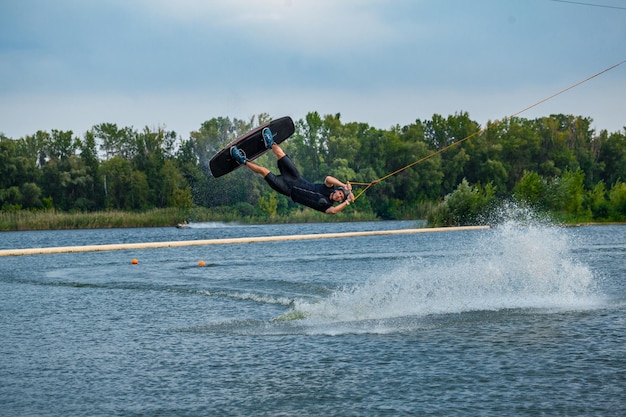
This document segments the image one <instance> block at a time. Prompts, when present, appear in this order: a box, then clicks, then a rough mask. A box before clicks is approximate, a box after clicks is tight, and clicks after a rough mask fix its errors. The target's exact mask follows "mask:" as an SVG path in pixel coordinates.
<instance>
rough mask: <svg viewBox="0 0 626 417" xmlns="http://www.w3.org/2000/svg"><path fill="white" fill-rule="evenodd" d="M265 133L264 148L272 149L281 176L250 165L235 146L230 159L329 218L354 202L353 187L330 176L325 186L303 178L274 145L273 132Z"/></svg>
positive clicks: (293, 198) (279, 190)
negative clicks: (327, 215)
mask: <svg viewBox="0 0 626 417" xmlns="http://www.w3.org/2000/svg"><path fill="white" fill-rule="evenodd" d="M262 133H263V142H264V143H265V147H266V148H267V149H271V150H272V152H274V155H276V158H277V159H278V161H277V165H278V169H279V170H280V175H274V174H273V173H272V172H270V170H269V169H267V168H265V167H262V166H260V165H257V164H255V163H253V162H250V161H248V159H247V158H246V155H245V154H244V153H243V152H242V151H241V149H239V148H237V147H236V146H233V147H232V148H230V155H231V156H232V157H233V159H234V160H235V161H237V163H238V164H239V165H245V166H247V167H248V168H250V170H251V171H252V172H255V173H257V174H259V175H261V176H263V178H264V179H265V181H266V182H267V183H268V184H269V185H270V187H272V188H273V189H274V190H276V191H278V192H279V193H281V194H284V195H286V196H288V197H291V199H292V200H293V201H294V202H296V203H299V204H303V205H305V206H307V207H310V208H312V209H315V210H318V211H321V212H324V213H327V214H337V213H339V212H340V211H341V210H343V209H345V208H346V207H347V206H349V205H350V203H351V202H353V201H354V196H353V195H352V192H351V190H352V185H350V184H344V183H342V182H341V181H339V180H338V179H337V178H335V177H331V176H330V175H329V176H327V177H326V178H325V180H324V183H323V184H313V183H311V182H309V181H307V180H305V179H304V178H302V176H300V173H299V172H298V169H297V168H296V166H295V164H294V163H293V161H292V160H291V159H290V158H289V156H287V154H285V152H284V151H283V150H282V149H281V148H280V146H278V144H277V143H275V142H274V137H273V135H272V132H271V130H270V129H269V128H265V129H263V132H262ZM334 203H339V204H338V205H334Z"/></svg>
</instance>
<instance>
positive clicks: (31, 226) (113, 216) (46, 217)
mask: <svg viewBox="0 0 626 417" xmlns="http://www.w3.org/2000/svg"><path fill="white" fill-rule="evenodd" d="M183 220H186V221H189V222H196V223H198V222H223V223H244V224H255V223H260V224H263V223H313V222H329V221H367V220H376V216H374V215H373V214H368V213H359V212H356V211H355V212H351V213H345V214H341V215H336V216H329V215H326V214H323V213H318V212H315V211H313V210H296V211H293V212H292V213H290V214H289V215H287V216H272V217H267V216H258V215H249V216H244V215H242V214H241V213H239V212H238V211H237V210H234V209H233V208H230V207H218V208H213V209H207V208H202V207H195V208H191V209H176V208H163V209H152V210H147V211H142V212H128V211H98V212H75V213H67V212H60V211H56V210H48V211H27V210H22V211H0V231H23V230H63V229H110V228H125V227H167V226H175V225H176V224H178V223H180V222H182V221H183Z"/></svg>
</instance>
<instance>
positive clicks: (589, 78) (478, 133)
mask: <svg viewBox="0 0 626 417" xmlns="http://www.w3.org/2000/svg"><path fill="white" fill-rule="evenodd" d="M625 62H626V60H624V61H621V62H619V63H617V64H615V65H612V66H610V67H609V68H606V69H604V70H602V71H600V72H598V73H596V74H594V75H592V76H590V77H587V78H585V79H584V80H582V81H579V82H577V83H575V84H572V85H570V86H569V87H567V88H565V89H563V90H561V91H559V92H558V93H555V94H552V95H551V96H549V97H546V98H544V99H542V100H539V101H538V102H536V103H535V104H532V105H530V106H528V107H526V108H524V109H522V110H520V111H518V112H517V113H514V114H512V115H511V116H508V117H505V118H503V119H502V120H500V121H495V122H493V123H492V124H491V127H492V126H493V125H496V124H498V123H502V122H504V121H506V120H509V119H512V118H513V117H516V116H518V115H520V114H522V113H524V112H526V111H528V110H530V109H532V108H533V107H537V106H538V105H540V104H542V103H545V102H546V101H548V100H552V99H553V98H554V97H556V96H559V95H561V94H563V93H565V92H567V91H569V90H571V89H573V88H576V87H578V86H579V85H581V84H584V83H586V82H587V81H590V80H592V79H594V78H596V77H599V76H600V75H602V74H604V73H606V72H608V71H611V70H612V69H614V68H617V67H619V66H620V65H622V64H623V63H625ZM489 127H490V126H486V127H484V128H482V129H480V130H478V131H477V132H474V133H472V134H471V135H469V136H467V137H464V138H463V139H460V140H458V141H456V142H453V143H451V144H449V145H447V146H444V147H443V148H441V149H439V150H437V151H435V152H433V153H431V154H429V155H426V156H425V157H423V158H420V159H418V160H417V161H414V162H411V163H410V164H408V165H406V166H403V167H402V168H400V169H398V170H396V171H393V172H392V173H390V174H387V175H385V176H383V177H380V178H378V179H377V180H373V181H371V182H353V181H349V183H350V184H352V185H364V186H366V187H365V188H364V189H363V190H361V191H360V192H359V193H358V194H357V195H355V197H354V200H355V201H356V200H357V199H358V198H359V197H361V195H363V194H364V193H365V192H366V191H367V190H368V189H369V188H370V187H371V186H372V185H375V184H378V183H379V182H381V181H384V180H386V179H387V178H389V177H392V176H394V175H396V174H399V173H400V172H402V171H405V170H407V169H409V168H411V167H412V166H414V165H417V164H419V163H421V162H424V161H425V160H427V159H430V158H432V157H433V156H435V155H439V154H440V153H442V152H444V151H447V150H448V149H450V148H452V147H454V146H457V145H460V144H461V143H463V142H465V141H467V140H469V139H471V138H473V137H475V136H477V135H480V134H481V133H483V132H485V131H487V129H488V128H489Z"/></svg>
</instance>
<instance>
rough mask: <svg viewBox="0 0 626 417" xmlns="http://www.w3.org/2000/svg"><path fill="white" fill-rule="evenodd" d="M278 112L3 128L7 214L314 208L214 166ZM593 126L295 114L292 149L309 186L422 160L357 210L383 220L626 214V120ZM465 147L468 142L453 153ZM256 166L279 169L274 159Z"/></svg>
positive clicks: (1, 190)
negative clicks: (385, 124) (81, 127)
mask: <svg viewBox="0 0 626 417" xmlns="http://www.w3.org/2000/svg"><path fill="white" fill-rule="evenodd" d="M269 120H270V117H269V115H268V114H260V115H257V116H254V117H251V118H250V119H249V120H242V119H236V118H234V119H230V118H229V117H216V118H212V119H210V120H207V121H205V122H204V123H202V124H201V126H200V128H199V129H198V130H197V131H194V132H191V133H190V135H189V137H188V138H186V139H184V138H182V137H180V136H179V135H177V134H176V132H173V131H169V130H167V129H165V128H162V127H159V128H148V127H145V128H144V129H143V130H136V129H134V128H132V127H120V126H118V125H116V124H114V123H102V124H99V125H96V126H93V127H92V128H91V129H90V130H88V131H87V132H85V133H84V134H83V135H82V136H77V135H75V134H74V133H73V132H72V131H59V130H52V131H50V132H47V131H37V132H36V133H34V134H33V135H27V136H25V137H22V138H18V139H13V138H8V137H6V136H5V135H2V134H0V209H1V210H3V211H19V210H50V209H54V210H58V211H67V212H76V211H80V212H95V211H102V210H128V211H141V210H147V209H153V208H165V207H175V208H180V209H191V208H192V207H205V208H208V209H210V210H211V211H214V212H215V213H224V212H232V211H233V210H235V211H237V212H238V213H239V214H240V215H241V216H259V217H260V218H264V217H275V216H288V215H292V214H294V213H295V212H299V211H301V210H303V208H302V207H300V206H297V205H295V204H294V203H293V202H291V201H290V200H289V199H288V198H287V197H285V196H282V195H280V194H277V193H275V192H273V191H272V190H271V189H269V187H268V186H267V185H266V184H265V182H264V181H263V180H262V179H261V178H259V177H258V176H256V175H252V174H251V173H250V172H248V171H247V170H244V169H238V170H236V171H234V172H233V173H231V174H228V175H226V176H224V177H220V178H217V179H216V178H213V177H212V176H211V173H210V170H209V166H208V165H209V164H208V161H209V160H210V158H211V157H212V156H213V155H214V154H215V153H217V152H218V151H219V150H220V149H221V148H223V147H224V146H225V145H226V144H228V143H229V142H231V141H232V140H233V139H235V138H236V137H238V136H240V135H242V134H243V133H245V132H247V131H249V130H250V129H252V128H254V127H255V126H257V125H260V124H263V123H266V122H268V121H269ZM591 124H592V120H591V119H590V118H586V117H581V116H572V115H563V114H558V115H550V116H548V117H541V118H537V119H532V120H531V119H524V118H520V117H514V118H509V119H505V120H502V121H495V122H488V123H487V126H486V127H485V128H484V129H481V127H480V125H479V124H478V123H477V122H475V121H473V120H472V119H471V118H470V116H469V114H468V113H465V112H460V113H456V114H454V115H450V116H448V117H443V116H441V115H437V114H435V115H433V116H432V118H431V119H429V120H419V119H418V120H416V121H415V122H414V123H412V124H409V125H406V126H400V125H396V126H392V127H391V128H389V129H380V128H375V127H372V126H370V125H368V124H367V123H359V122H349V123H344V122H342V121H341V116H340V114H334V115H333V114H329V115H324V116H322V115H320V114H319V113H317V112H311V113H309V114H307V115H306V116H305V117H304V118H303V119H300V120H297V121H296V122H295V125H296V131H295V133H294V135H293V136H292V137H291V138H290V139H288V140H287V141H286V142H284V143H283V148H284V150H285V151H286V152H287V153H288V154H289V155H290V156H291V157H292V159H293V160H294V161H295V162H296V164H297V165H298V168H299V169H300V170H301V172H302V173H303V174H304V176H305V177H306V178H307V179H310V180H312V181H321V180H322V179H323V178H324V177H325V176H326V175H332V176H335V177H337V178H340V179H341V180H350V181H352V182H356V183H364V184H367V183H370V182H371V181H373V180H376V179H380V178H383V177H386V176H387V175H388V174H390V173H394V172H396V171H397V170H399V169H401V168H403V167H406V166H410V165H411V164H414V165H411V166H410V167H409V168H408V169H405V170H402V171H401V172H398V173H397V174H394V175H391V176H389V177H388V178H386V179H385V180H384V181H380V182H379V183H378V184H376V185H374V186H372V187H370V188H368V190H367V191H366V192H365V193H364V194H363V195H362V196H361V197H360V198H359V199H358V200H357V202H356V203H355V205H354V206H351V208H352V207H354V210H356V211H359V212H364V213H371V214H372V215H375V216H376V217H378V218H382V219H405V218H426V217H428V218H429V220H431V222H432V223H436V224H468V223H472V222H476V221H477V218H478V216H479V215H480V214H481V213H482V212H483V211H484V210H486V208H487V207H488V206H489V205H490V204H493V203H494V202H495V201H500V200H505V199H516V200H519V201H523V202H525V203H527V204H529V205H531V206H533V207H536V208H537V209H540V210H546V211H550V212H553V213H560V214H561V215H562V216H564V217H565V218H567V219H570V220H585V221H590V220H598V221H607V220H611V221H624V220H626V183H624V181H625V179H626V135H625V134H626V128H625V129H624V131H622V132H613V133H609V132H608V131H606V130H601V131H600V132H599V133H597V132H596V131H595V130H594V129H593V128H592V127H591ZM469 136H472V137H471V138H470V139H469V140H463V139H465V138H467V137H469ZM458 141H463V143H462V144H459V145H458V146H453V147H450V148H449V149H448V148H447V147H449V146H450V145H453V144H455V143H457V142H458ZM444 148H446V150H445V151H443V152H441V153H437V154H435V155H434V156H431V155H433V154H434V153H436V152H437V151H440V150H442V149H444ZM423 158H425V159H424V160H423V161H422V162H420V163H417V164H415V162H416V161H420V160H422V159H423ZM258 161H259V163H261V164H263V165H265V166H267V167H269V168H271V169H275V161H274V160H273V159H272V158H270V157H269V155H264V156H262V157H261V158H259V160H258ZM358 190H359V188H358V187H357V186H355V191H356V192H358ZM192 220H193V219H192Z"/></svg>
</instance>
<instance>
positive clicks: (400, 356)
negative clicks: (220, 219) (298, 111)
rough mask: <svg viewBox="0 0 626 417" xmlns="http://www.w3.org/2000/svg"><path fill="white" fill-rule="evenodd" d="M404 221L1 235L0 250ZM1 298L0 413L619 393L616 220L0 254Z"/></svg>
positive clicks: (167, 411) (589, 398)
mask: <svg viewBox="0 0 626 417" xmlns="http://www.w3.org/2000/svg"><path fill="white" fill-rule="evenodd" d="M416 226H417V225H416V223H415V222H372V223H369V222H368V223H341V224H331V225H328V224H299V225H271V226H241V225H225V224H210V223H205V224H192V227H190V228H187V229H176V228H174V227H171V228H146V229H117V230H116V229H114V230H81V231H41V232H8V233H1V234H0V249H8V248H26V247H44V246H68V245H92V244H107V243H129V242H149V241H173V240H195V239H219V238H230V237H243V236H275V235H291V234H308V233H327V232H342V231H357V230H379V229H405V228H414V227H416ZM133 258H135V259H137V260H138V264H137V265H133V264H131V260H132V259H133ZM199 261H204V262H205V263H206V266H204V267H200V266H198V262H199ZM0 294H1V298H0V312H1V318H0V335H1V338H2V340H1V343H0V415H2V416H240V415H241V416H246V415H247V416H334V415H336V416H413V415H432V416H451V415H468V416H477V415H480V416H537V415H549V416H565V415H570V416H585V415H587V416H621V415H623V413H624V410H625V409H626V338H625V337H624V335H625V334H626V226H619V225H607V226H593V227H575V228H562V227H556V226H553V225H550V224H546V223H542V222H534V221H530V222H529V221H522V220H510V219H509V220H503V221H502V222H501V223H500V224H498V225H496V226H495V227H492V228H491V229H489V230H481V231H457V232H443V233H420V234H410V235H388V236H371V237H350V238H340V239H321V240H305V241H285V242H272V243H250V244H235V245H232V244H231V245H212V246H194V247H182V248H164V249H144V250H122V251H111V252H87V253H75V254H56V255H32V256H17V257H1V258H0Z"/></svg>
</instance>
